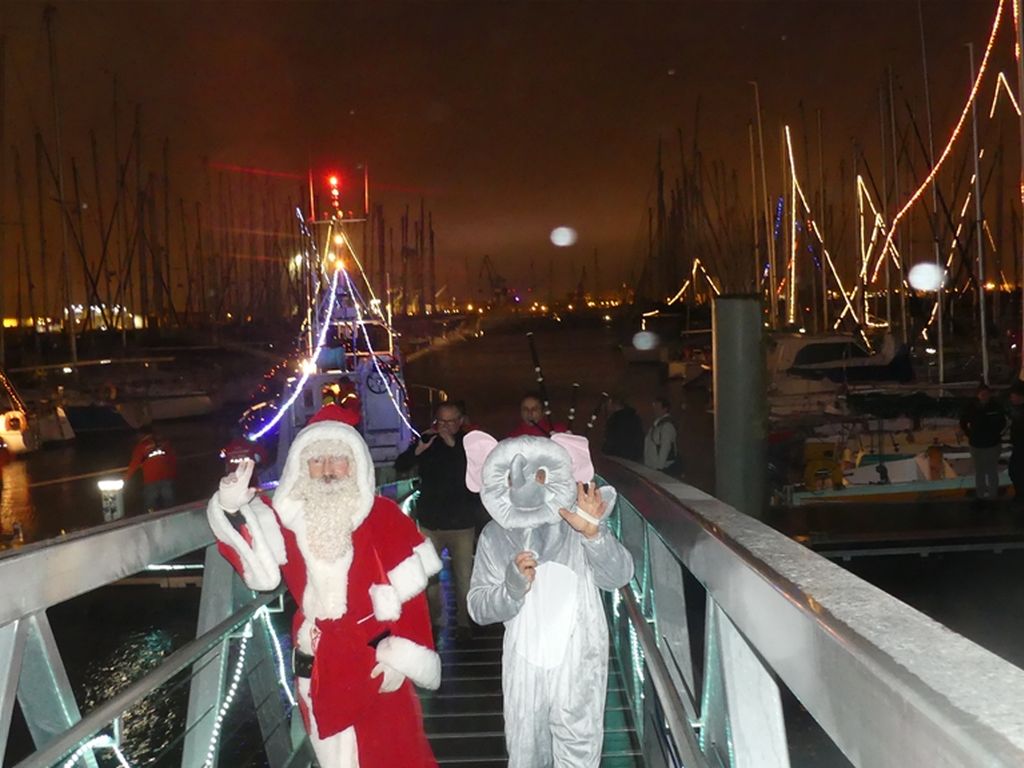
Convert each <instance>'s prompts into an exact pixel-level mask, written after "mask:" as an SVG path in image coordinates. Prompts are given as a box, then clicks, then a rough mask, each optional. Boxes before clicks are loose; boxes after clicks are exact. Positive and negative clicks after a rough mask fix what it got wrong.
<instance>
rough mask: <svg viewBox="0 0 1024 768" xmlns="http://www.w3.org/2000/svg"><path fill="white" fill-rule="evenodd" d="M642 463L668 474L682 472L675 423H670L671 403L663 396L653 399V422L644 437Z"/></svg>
mask: <svg viewBox="0 0 1024 768" xmlns="http://www.w3.org/2000/svg"><path fill="white" fill-rule="evenodd" d="M644 464H645V465H647V466H648V467H650V468H651V469H656V470H658V471H659V472H665V473H666V474H669V475H676V476H678V475H679V474H680V473H681V472H682V465H681V462H680V461H679V446H678V445H676V425H675V424H673V423H672V404H671V403H670V402H669V401H668V399H667V398H664V397H658V398H655V400H654V423H653V424H651V428H650V429H649V430H647V437H646V438H645V439H644Z"/></svg>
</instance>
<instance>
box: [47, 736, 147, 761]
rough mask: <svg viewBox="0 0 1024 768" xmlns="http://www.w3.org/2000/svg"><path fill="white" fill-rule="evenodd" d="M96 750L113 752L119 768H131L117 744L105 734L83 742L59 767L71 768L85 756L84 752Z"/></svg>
mask: <svg viewBox="0 0 1024 768" xmlns="http://www.w3.org/2000/svg"><path fill="white" fill-rule="evenodd" d="M96 749H110V750H113V752H114V757H116V758H117V762H118V763H119V764H120V765H121V768H132V765H131V763H129V762H128V759H127V758H126V757H125V755H124V752H122V751H121V748H120V747H119V746H118V744H117V742H116V741H114V739H112V738H111V737H110V735H109V734H106V733H101V734H100V735H99V736H96V737H94V738H92V739H89V741H87V742H85V744H83V745H82V746H80V747H79V748H78V749H76V750H75V751H74V752H72V753H71V756H70V757H69V758H68V759H67V761H66V762H65V763H64V764H63V765H62V766H61V768H72V766H74V764H75V763H77V762H78V761H79V760H80V759H81V758H83V757H84V756H85V753H86V752H88V751H90V750H96Z"/></svg>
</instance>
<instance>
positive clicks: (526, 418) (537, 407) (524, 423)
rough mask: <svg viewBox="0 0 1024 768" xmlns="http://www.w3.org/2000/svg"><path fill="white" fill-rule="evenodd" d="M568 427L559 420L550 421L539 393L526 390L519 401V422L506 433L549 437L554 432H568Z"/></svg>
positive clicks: (512, 435)
mask: <svg viewBox="0 0 1024 768" xmlns="http://www.w3.org/2000/svg"><path fill="white" fill-rule="evenodd" d="M568 431H569V428H568V427H567V426H565V424H563V423H561V422H560V421H554V422H553V421H551V419H550V418H548V417H547V416H545V415H544V403H543V401H542V400H541V398H540V395H538V394H536V393H535V392H528V393H527V394H526V395H524V396H523V399H522V400H520V401H519V423H518V424H516V426H515V428H514V429H513V430H512V431H511V432H509V433H508V436H509V437H522V436H523V435H530V436H531V437H551V435H553V434H554V433H556V432H568Z"/></svg>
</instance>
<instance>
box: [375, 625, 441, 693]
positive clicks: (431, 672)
mask: <svg viewBox="0 0 1024 768" xmlns="http://www.w3.org/2000/svg"><path fill="white" fill-rule="evenodd" d="M377 661H379V662H380V663H381V664H386V665H387V666H389V667H391V668H392V669H394V670H397V671H399V672H401V673H402V674H403V675H405V676H406V677H408V678H409V679H410V680H412V681H413V682H414V683H416V685H418V686H419V687H420V688H426V689H427V690H430V691H436V690H437V689H438V688H439V687H440V685H441V657H440V656H438V655H437V653H436V652H434V651H432V650H431V649H430V648H426V647H424V646H422V645H420V644H419V643H414V642H413V641H412V640H409V639H408V638H405V637H398V636H397V635H391V636H389V637H385V638H384V639H383V640H381V641H380V644H379V645H378V646H377Z"/></svg>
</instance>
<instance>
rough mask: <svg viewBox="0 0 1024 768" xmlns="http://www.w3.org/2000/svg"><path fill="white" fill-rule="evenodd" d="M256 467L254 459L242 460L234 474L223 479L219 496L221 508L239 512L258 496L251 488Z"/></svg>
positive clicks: (226, 510)
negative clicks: (250, 480) (250, 481)
mask: <svg viewBox="0 0 1024 768" xmlns="http://www.w3.org/2000/svg"><path fill="white" fill-rule="evenodd" d="M255 466H256V463H255V462H254V461H253V460H252V459H242V460H241V461H240V462H238V467H236V469H235V471H234V472H232V473H231V474H230V475H228V476H227V477H223V478H221V481H220V487H219V488H218V489H217V496H218V501H219V503H220V507H221V509H223V510H224V511H225V512H237V511H238V510H239V509H241V508H242V507H243V506H244V505H246V504H248V503H249V502H250V501H251V500H252V497H253V496H255V495H256V489H255V488H250V487H249V479H250V478H251V477H252V471H253V468H254V467H255Z"/></svg>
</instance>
